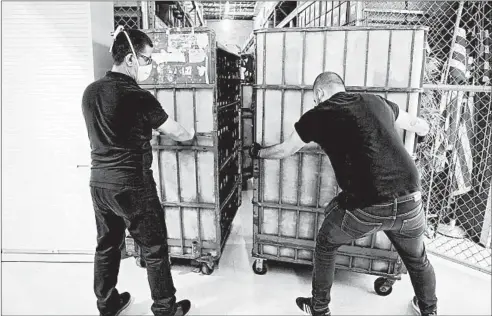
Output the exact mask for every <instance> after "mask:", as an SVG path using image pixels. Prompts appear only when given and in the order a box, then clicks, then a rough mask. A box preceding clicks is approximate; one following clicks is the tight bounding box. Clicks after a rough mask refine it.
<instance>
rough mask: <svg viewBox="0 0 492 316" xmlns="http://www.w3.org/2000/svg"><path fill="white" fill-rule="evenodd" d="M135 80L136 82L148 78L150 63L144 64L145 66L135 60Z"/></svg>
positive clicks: (150, 68)
mask: <svg viewBox="0 0 492 316" xmlns="http://www.w3.org/2000/svg"><path fill="white" fill-rule="evenodd" d="M137 65H138V66H137V67H138V68H137V79H136V80H137V81H138V82H143V81H145V80H147V79H149V77H150V73H151V72H152V64H150V65H145V66H142V65H140V64H139V63H138V61H137Z"/></svg>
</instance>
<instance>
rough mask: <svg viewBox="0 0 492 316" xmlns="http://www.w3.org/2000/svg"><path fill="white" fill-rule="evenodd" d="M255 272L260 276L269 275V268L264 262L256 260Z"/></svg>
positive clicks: (254, 264)
mask: <svg viewBox="0 0 492 316" xmlns="http://www.w3.org/2000/svg"><path fill="white" fill-rule="evenodd" d="M253 272H254V273H255V274H258V275H265V274H266V273H267V267H266V264H265V262H264V261H263V260H261V261H260V260H255V262H254V263H253Z"/></svg>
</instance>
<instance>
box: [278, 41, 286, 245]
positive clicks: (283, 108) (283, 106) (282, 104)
mask: <svg viewBox="0 0 492 316" xmlns="http://www.w3.org/2000/svg"><path fill="white" fill-rule="evenodd" d="M285 38H286V32H282V60H281V61H280V62H281V63H282V79H281V80H282V86H283V85H285V55H286V54H285ZM280 91H281V92H280V93H281V95H280V106H281V108H280V143H282V142H283V141H284V118H285V89H283V88H282V90H280ZM283 162H284V160H283V159H280V160H279V165H280V166H279V175H278V179H279V181H278V191H279V193H278V203H279V204H280V207H279V208H278V236H279V237H280V236H281V235H282V234H281V230H280V222H281V218H282V212H283V211H282V206H281V205H282V195H283V188H282V175H283Z"/></svg>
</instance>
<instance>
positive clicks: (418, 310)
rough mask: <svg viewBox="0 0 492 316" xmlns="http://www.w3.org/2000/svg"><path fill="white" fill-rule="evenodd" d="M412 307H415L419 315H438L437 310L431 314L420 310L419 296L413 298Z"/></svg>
mask: <svg viewBox="0 0 492 316" xmlns="http://www.w3.org/2000/svg"><path fill="white" fill-rule="evenodd" d="M412 307H413V310H414V311H415V312H416V313H417V315H421V316H436V315H437V313H436V312H432V313H430V314H422V313H421V312H420V307H419V299H418V298H417V296H414V297H413V299H412Z"/></svg>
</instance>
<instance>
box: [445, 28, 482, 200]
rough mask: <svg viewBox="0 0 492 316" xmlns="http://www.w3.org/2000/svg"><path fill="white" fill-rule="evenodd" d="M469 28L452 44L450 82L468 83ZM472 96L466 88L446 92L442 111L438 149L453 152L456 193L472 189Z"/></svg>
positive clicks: (451, 161) (452, 185)
mask: <svg viewBox="0 0 492 316" xmlns="http://www.w3.org/2000/svg"><path fill="white" fill-rule="evenodd" d="M466 46H467V45H466V30H465V29H464V28H459V29H458V32H457V36H456V41H455V42H454V43H453V48H452V49H453V54H452V56H451V60H450V61H449V78H448V83H449V84H455V85H460V84H466V83H467V82H468V79H467V78H468V77H469V72H468V69H467V65H468V64H469V63H468V60H467V55H468V54H467V52H466ZM473 110H474V102H473V95H472V94H468V93H465V92H463V91H448V92H445V93H443V95H442V98H441V104H440V112H441V115H442V117H445V122H444V126H443V129H444V131H445V133H444V134H443V135H442V136H443V137H441V139H440V140H439V141H440V143H439V144H438V147H437V148H441V151H446V152H448V153H450V155H449V157H450V159H449V161H448V165H449V167H450V170H451V172H450V177H451V178H450V190H451V195H453V196H457V195H462V194H465V193H467V192H469V191H470V190H471V189H472V171H473V155H472V150H471V148H472V144H471V141H472V139H473V131H474V126H473Z"/></svg>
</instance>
